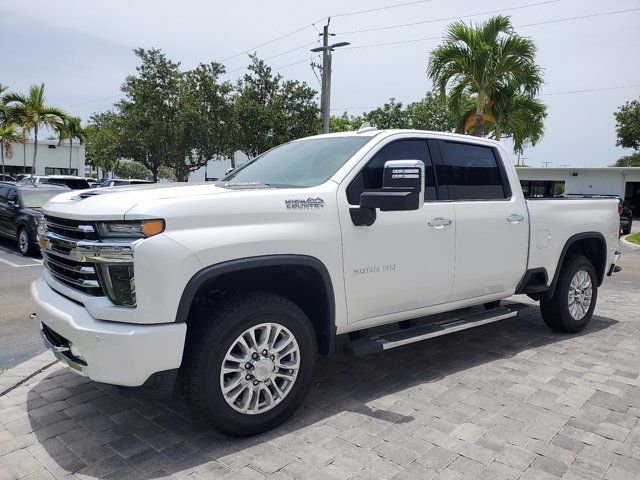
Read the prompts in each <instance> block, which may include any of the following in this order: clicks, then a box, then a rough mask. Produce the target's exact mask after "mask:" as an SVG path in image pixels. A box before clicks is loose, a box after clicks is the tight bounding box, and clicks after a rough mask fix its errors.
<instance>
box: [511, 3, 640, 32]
mask: <svg viewBox="0 0 640 480" xmlns="http://www.w3.org/2000/svg"><path fill="white" fill-rule="evenodd" d="M638 10H640V8H629V9H628V10H617V11H615V12H603V13H594V14H591V15H581V16H579V17H567V18H558V19H556V20H548V21H546V22H536V23H527V24H526V25H518V28H523V27H533V26H535V25H546V24H548V23H558V22H568V21H569V20H581V19H583V18H593V17H603V16H605V15H615V14H616V13H628V12H637V11H638Z"/></svg>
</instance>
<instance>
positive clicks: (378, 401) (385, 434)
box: [0, 264, 640, 480]
mask: <svg viewBox="0 0 640 480" xmlns="http://www.w3.org/2000/svg"><path fill="white" fill-rule="evenodd" d="M636 265H637V264H636ZM634 282H635V281H632V282H631V283H632V284H631V285H626V286H625V285H621V286H619V287H620V288H618V286H616V285H614V286H615V288H611V287H610V288H608V289H603V290H601V292H600V293H601V296H600V298H599V303H598V310H597V316H596V317H595V318H594V320H593V321H592V322H591V324H590V325H589V328H588V329H587V330H586V331H585V332H583V333H582V334H578V335H560V334H555V333H553V332H551V331H550V330H549V329H548V328H547V327H545V325H544V324H543V323H542V319H541V317H540V314H539V312H538V310H537V308H535V307H534V308H530V309H528V310H527V311H525V312H523V314H522V315H521V317H520V318H518V319H514V320H507V321H504V322H501V323H499V324H496V325H494V326H484V327H479V328H477V329H473V330H470V331H466V332H460V333H458V334H454V335H450V336H446V337H442V338H440V339H438V340H435V341H427V342H422V343H418V344H414V345H411V346H407V347H405V348H399V349H396V350H393V351H390V352H388V353H385V354H381V355H377V356H373V357H366V358H360V359H352V358H349V357H344V356H341V355H338V356H335V357H334V358H332V359H330V360H326V359H325V360H321V361H320V368H319V370H318V372H317V374H316V376H315V382H314V386H313V387H312V390H311V392H310V394H309V396H308V399H307V401H306V403H305V404H304V407H303V408H301V409H300V410H299V411H298V413H297V414H296V415H295V417H294V418H293V419H291V420H290V421H288V422H287V423H285V424H284V425H283V426H281V427H280V428H277V429H275V430H273V431H271V432H269V433H267V434H264V435H260V436H256V437H252V438H246V439H234V438H228V437H225V436H223V435H221V434H218V433H216V432H215V431H212V430H208V429H207V428H205V427H203V425H201V424H200V423H199V422H198V421H197V420H196V419H194V418H193V417H192V416H191V413H190V412H189V409H188V408H187V406H186V405H185V404H184V403H183V402H182V401H181V400H180V399H179V398H175V399H173V400H171V401H165V402H154V401H149V400H140V399H131V398H130V399H124V398H122V397H120V396H119V395H118V393H117V391H116V389H115V388H113V387H110V386H105V385H98V384H95V383H93V382H90V381H87V380H85V379H83V378H81V377H78V376H76V375H74V374H73V373H71V372H70V371H69V370H68V369H65V368H62V367H59V366H58V365H55V366H53V367H50V368H49V369H47V370H45V371H44V372H42V373H40V374H38V375H36V376H35V377H33V378H32V379H30V380H29V381H28V382H27V383H25V384H24V385H22V386H20V387H18V388H17V389H15V390H13V391H11V392H10V393H8V394H7V395H5V396H3V397H0V425H1V426H0V479H5V478H10V479H13V478H22V477H26V478H30V479H31V478H34V479H35V478H37V479H39V478H54V477H55V478H96V477H98V478H103V477H104V478H126V479H129V478H131V479H135V480H142V479H155V478H166V477H171V478H192V479H199V478H205V479H207V478H222V477H227V478H232V479H254V478H255V479H259V478H264V477H267V478H270V479H283V480H284V479H292V478H293V479H303V478H308V477H311V478H322V479H325V478H326V479H347V478H354V479H379V478H415V479H421V480H422V479H425V480H429V479H432V478H442V479H445V478H446V479H458V478H460V479H462V478H465V479H466V478H475V477H480V478H496V479H517V478H522V479H533V478H542V479H544V478H558V477H561V478H565V479H576V480H583V479H592V478H593V479H601V478H610V479H638V478H640V421H639V417H640V377H639V374H640V315H639V314H638V312H639V311H640V295H639V294H638V293H640V292H639V291H640V287H639V284H638V283H635V285H633V283H634ZM627 283H629V282H627Z"/></svg>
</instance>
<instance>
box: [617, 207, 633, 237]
mask: <svg viewBox="0 0 640 480" xmlns="http://www.w3.org/2000/svg"><path fill="white" fill-rule="evenodd" d="M619 201H620V204H619V205H618V212H620V231H621V232H622V234H623V235H629V234H630V233H631V226H632V225H633V211H632V210H631V208H630V207H629V206H628V205H627V204H626V203H625V202H624V200H622V199H621V198H620V199H619Z"/></svg>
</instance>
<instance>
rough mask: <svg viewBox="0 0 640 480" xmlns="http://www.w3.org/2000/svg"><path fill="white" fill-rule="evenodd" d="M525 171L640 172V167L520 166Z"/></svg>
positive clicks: (519, 169)
mask: <svg viewBox="0 0 640 480" xmlns="http://www.w3.org/2000/svg"><path fill="white" fill-rule="evenodd" d="M521 170H522V171H524V172H640V167H518V171H521Z"/></svg>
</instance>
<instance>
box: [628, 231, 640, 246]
mask: <svg viewBox="0 0 640 480" xmlns="http://www.w3.org/2000/svg"><path fill="white" fill-rule="evenodd" d="M624 239H625V240H626V241H627V242H631V243H635V244H636V245H640V232H636V233H634V234H633V235H628V236H626V237H624Z"/></svg>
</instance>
